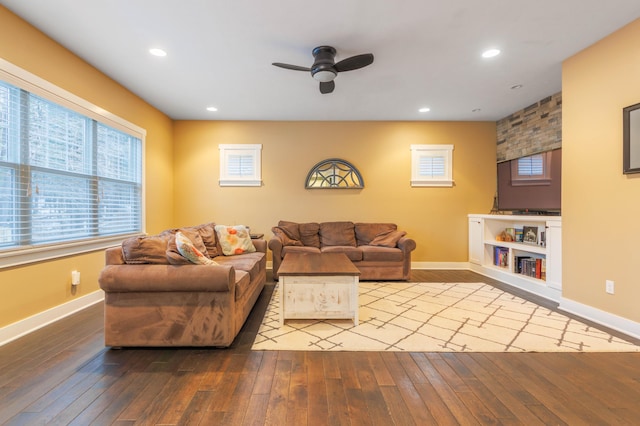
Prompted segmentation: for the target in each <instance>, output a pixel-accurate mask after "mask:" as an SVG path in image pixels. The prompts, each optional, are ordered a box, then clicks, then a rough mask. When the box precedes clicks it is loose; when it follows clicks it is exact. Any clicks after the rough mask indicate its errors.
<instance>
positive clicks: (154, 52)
mask: <svg viewBox="0 0 640 426" xmlns="http://www.w3.org/2000/svg"><path fill="white" fill-rule="evenodd" d="M149 53H151V54H152V55H153V56H167V52H165V51H164V50H162V49H158V48H153V49H149Z"/></svg>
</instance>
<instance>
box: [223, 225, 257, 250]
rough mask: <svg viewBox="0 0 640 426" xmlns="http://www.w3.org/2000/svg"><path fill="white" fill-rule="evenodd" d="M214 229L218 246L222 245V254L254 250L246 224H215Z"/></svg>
mask: <svg viewBox="0 0 640 426" xmlns="http://www.w3.org/2000/svg"><path fill="white" fill-rule="evenodd" d="M215 230H216V235H217V237H218V241H219V242H220V246H221V247H222V254H224V255H225V256H232V255H235V254H243V253H253V252H255V251H256V248H255V247H254V245H253V243H252V242H251V236H250V235H249V231H248V230H247V227H246V226H244V225H233V226H228V225H216V226H215Z"/></svg>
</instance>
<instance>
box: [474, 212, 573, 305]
mask: <svg viewBox="0 0 640 426" xmlns="http://www.w3.org/2000/svg"><path fill="white" fill-rule="evenodd" d="M503 233H508V234H510V235H512V236H514V237H515V238H514V239H515V241H504V240H500V239H501V238H500V236H501V235H502V234H503ZM520 235H522V237H519V236H520ZM469 267H470V269H471V270H472V271H475V272H478V273H480V274H483V275H486V276H489V277H491V278H495V279H497V280H500V281H502V282H504V283H506V284H509V285H512V286H514V287H517V288H520V289H522V290H525V291H528V292H530V293H533V294H536V295H539V296H542V297H545V298H547V299H550V300H554V301H559V300H560V297H561V291H562V219H561V218H560V216H525V215H522V216H521V215H478V214H471V215H469Z"/></svg>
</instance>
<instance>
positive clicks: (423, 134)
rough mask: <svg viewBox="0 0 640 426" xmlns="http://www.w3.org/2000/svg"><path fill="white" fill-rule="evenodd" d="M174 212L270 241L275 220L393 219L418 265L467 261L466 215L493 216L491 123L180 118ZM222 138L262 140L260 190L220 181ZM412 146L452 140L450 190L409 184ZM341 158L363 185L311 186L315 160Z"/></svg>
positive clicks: (183, 221)
mask: <svg viewBox="0 0 640 426" xmlns="http://www.w3.org/2000/svg"><path fill="white" fill-rule="evenodd" d="M174 129H175V133H174V138H175V147H174V152H175V187H176V191H175V218H176V222H177V223H178V224H180V225H189V224H195V223H201V222H206V221H215V222H216V223H220V224H243V225H249V226H251V228H252V230H253V231H256V232H263V233H264V234H265V236H266V238H269V237H270V236H271V235H272V234H271V227H273V226H274V225H276V224H277V222H278V220H280V219H284V220H291V221H299V222H306V221H318V222H321V221H332V220H350V221H354V222H355V221H363V222H366V221H387V222H395V223H397V224H398V226H399V228H400V229H402V230H406V231H407V232H408V233H409V235H410V236H411V237H413V238H414V239H415V240H416V242H417V249H416V251H415V252H414V256H413V258H412V260H413V261H415V262H466V261H467V257H468V244H467V229H468V224H467V214H468V213H488V212H489V210H491V206H492V203H493V195H494V191H495V170H496V165H495V158H496V127H495V123H493V122H261V121H259V122H212V121H178V122H176V123H175V125H174ZM219 144H262V177H263V181H264V185H263V186H262V187H260V188H249V187H241V188H239V187H220V186H219V185H218V178H219V161H220V160H219V150H218V145H219ZM411 144H453V145H454V147H455V148H454V152H453V165H454V170H453V177H454V180H455V186H454V187H453V188H412V187H411V186H410V177H411V152H410V146H411ZM334 157H337V158H341V159H344V160H347V161H349V162H351V163H352V164H353V165H354V166H355V167H356V168H358V170H359V171H360V173H361V174H362V177H363V179H364V182H365V188H364V189H362V190H336V189H334V190H331V189H324V190H318V189H316V190H306V189H305V188H304V180H305V177H306V176H307V173H308V172H309V170H310V169H311V168H312V167H313V166H314V165H315V164H316V163H318V162H319V161H322V160H325V159H328V158H334Z"/></svg>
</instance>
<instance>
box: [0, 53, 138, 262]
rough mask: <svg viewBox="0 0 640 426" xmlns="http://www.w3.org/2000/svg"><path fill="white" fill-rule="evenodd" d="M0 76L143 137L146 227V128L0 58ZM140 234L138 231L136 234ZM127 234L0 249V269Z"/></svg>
mask: <svg viewBox="0 0 640 426" xmlns="http://www.w3.org/2000/svg"><path fill="white" fill-rule="evenodd" d="M0 79H2V80H4V81H6V82H7V83H10V84H12V85H14V86H16V87H20V88H21V89H24V90H27V91H29V92H31V93H33V94H36V95H38V96H41V97H42V98H44V99H47V100H49V101H52V102H55V103H57V104H59V105H62V106H65V107H67V108H69V109H72V110H74V111H76V112H78V113H80V114H83V115H86V116H87V117H90V118H93V119H96V120H98V121H100V122H101V123H104V124H106V125H109V126H111V127H113V128H115V129H119V130H121V131H123V132H125V133H129V134H131V135H133V136H135V137H138V138H140V140H141V141H142V159H141V160H142V193H141V197H142V205H141V209H142V211H141V215H142V217H141V220H142V229H143V230H144V229H146V202H145V200H146V196H145V195H146V194H145V191H146V190H145V188H146V184H145V176H146V173H145V154H144V153H145V152H146V150H145V138H146V135H147V131H146V130H145V129H143V128H141V127H139V126H136V125H135V124H133V123H130V122H128V121H126V120H124V119H122V118H120V117H118V116H117V115H114V114H112V113H110V112H109V111H106V110H104V109H102V108H100V107H99V106H97V105H94V104H92V103H91V102H89V101H86V100H84V99H82V98H81V97H79V96H76V95H74V94H73V93H71V92H68V91H66V90H65V89H63V88H61V87H58V86H56V85H55V84H53V83H50V82H49V81H47V80H45V79H43V78H41V77H38V76H37V75H35V74H32V73H30V72H29V71H27V70H25V69H23V68H20V67H18V66H17V65H14V64H12V63H11V62H8V61H6V60H4V59H2V58H0ZM136 235H140V234H136ZM127 237H128V235H119V236H110V237H100V238H92V239H89V240H85V241H73V242H64V243H59V244H51V245H44V246H39V247H19V248H12V249H9V250H3V251H0V269H2V268H8V267H14V266H18V265H25V264H29V263H35V262H40V261H44V260H52V259H57V258H61V257H67V256H74V255H78V254H82V253H89V252H93V251H99V250H104V249H106V248H108V247H113V246H114V245H117V244H119V243H120V242H121V241H122V240H123V239H125V238H127Z"/></svg>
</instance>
